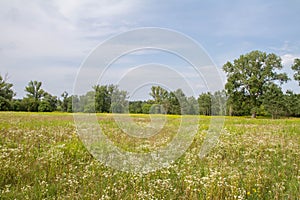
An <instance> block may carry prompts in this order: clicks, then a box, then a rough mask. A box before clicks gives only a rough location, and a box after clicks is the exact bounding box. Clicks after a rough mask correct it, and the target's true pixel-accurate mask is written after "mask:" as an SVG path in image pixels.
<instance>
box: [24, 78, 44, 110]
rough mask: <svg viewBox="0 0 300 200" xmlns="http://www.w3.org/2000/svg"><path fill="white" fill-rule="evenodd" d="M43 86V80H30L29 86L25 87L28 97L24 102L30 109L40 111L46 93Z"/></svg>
mask: <svg viewBox="0 0 300 200" xmlns="http://www.w3.org/2000/svg"><path fill="white" fill-rule="evenodd" d="M41 87H42V82H39V81H30V82H29V83H28V86H26V87H25V92H27V98H24V102H25V105H26V107H27V110H28V111H33V112H37V111H38V108H39V104H40V101H41V98H42V97H43V96H44V94H45V91H44V90H43V89H42V88H41Z"/></svg>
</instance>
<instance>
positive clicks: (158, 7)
mask: <svg viewBox="0 0 300 200" xmlns="http://www.w3.org/2000/svg"><path fill="white" fill-rule="evenodd" d="M299 8H300V1H298V0H272V1H271V0H270V1H260V0H253V1H236V0H228V1H216V0H211V1H196V0H187V1H179V0H172V1H171V0H165V1H158V0H145V1H139V0H126V1H123V0H118V1H115V0H85V1H82V0H64V1H60V0H47V1H44V0H31V1H26V3H24V1H21V0H1V1H0V27H1V31H0V74H1V75H2V76H4V75H5V74H8V82H11V83H13V84H14V87H13V89H14V91H15V92H16V98H22V97H23V96H25V94H26V93H25V91H24V88H25V86H26V85H27V84H28V82H29V81H30V80H37V81H42V83H43V85H42V88H43V89H44V90H46V91H48V92H49V93H51V94H53V95H56V96H60V95H61V94H62V93H63V92H64V91H67V92H68V93H69V94H72V92H73V88H74V83H75V81H76V77H77V75H78V72H80V69H81V68H80V67H82V66H83V64H84V62H85V61H86V60H87V59H88V58H89V56H90V55H91V53H92V52H93V51H94V50H95V49H96V47H98V46H99V45H101V44H102V43H103V42H105V41H107V40H109V39H111V38H113V37H115V36H117V35H119V34H122V33H124V32H126V31H131V30H134V29H137V28H143V27H158V28H163V29H168V30H174V31H176V32H178V33H181V34H183V35H186V36H187V37H189V38H192V39H193V40H194V41H196V42H197V43H199V44H200V45H201V47H202V48H203V50H204V51H205V52H206V53H207V55H208V56H209V57H210V58H211V60H212V61H213V63H214V64H215V66H216V67H217V68H218V69H219V71H220V74H221V75H220V76H222V78H223V79H224V74H222V70H221V68H222V66H223V65H224V64H225V63H226V62H227V61H233V60H234V59H236V58H238V57H239V56H240V55H241V54H245V53H248V52H250V51H252V50H260V51H264V52H267V53H275V54H277V55H278V56H280V57H281V58H282V63H283V65H284V71H285V72H287V73H288V74H289V75H290V77H292V73H293V72H292V71H291V70H290V66H291V65H292V63H293V60H294V59H295V58H300V37H299V35H300V26H299V19H300V12H299ZM149 63H156V64H155V66H152V67H153V69H157V67H160V68H159V69H161V70H158V71H159V72H158V73H157V74H155V73H154V74H153V75H152V76H153V78H154V79H155V78H157V80H154V81H153V82H155V81H158V80H163V79H168V72H167V71H165V70H166V69H167V67H162V66H168V67H169V68H168V69H171V71H174V70H175V71H180V75H181V76H184V77H185V79H186V80H188V82H189V84H190V85H192V88H193V89H194V92H195V94H199V93H200V92H202V91H205V90H207V88H206V89H205V80H201V78H200V79H199V77H198V76H195V72H193V68H191V65H190V64H189V63H187V62H185V61H183V60H182V59H180V58H179V57H178V56H176V55H172V54H171V53H170V52H164V51H159V50H150V51H148V50H141V51H139V52H131V53H130V54H128V55H127V56H122V57H121V58H119V59H118V60H116V61H115V62H114V63H112V65H111V67H110V68H109V70H107V71H106V72H105V74H104V75H103V74H102V77H103V79H102V80H101V81H100V83H103V84H108V83H113V84H118V83H123V82H124V81H123V82H122V80H126V78H125V79H124V77H127V79H129V78H130V77H131V78H132V76H133V75H135V77H141V74H145V73H148V72H147V69H146V68H145V66H148V69H151V66H150V65H149ZM157 64H160V65H157ZM138 66H143V67H138ZM130 73H131V74H130ZM129 74H130V75H129ZM170 74H172V73H170ZM173 74H175V73H173ZM127 75H128V76H127ZM99 76H100V74H99ZM128 77H129V78H128ZM178 77H179V76H178ZM127 82H128V81H127ZM95 84H96V83H95ZM137 84H140V85H137V86H136V88H135V93H134V94H135V95H136V96H135V98H136V99H142V98H148V96H147V94H146V93H145V91H143V90H142V89H141V88H143V87H144V89H145V88H147V87H146V86H145V84H144V83H137ZM143 84H144V85H143ZM125 85H126V84H125ZM121 86H122V85H121ZM177 86H178V87H177ZM181 86H182V83H181V82H180V81H176V80H175V79H174V81H173V83H172V85H171V86H166V88H168V89H173V88H176V87H177V88H179V87H181ZM148 87H149V86H148ZM121 88H122V87H121ZM283 88H284V89H285V90H286V89H292V90H294V91H295V92H297V93H299V92H300V87H299V86H298V84H297V83H296V82H295V81H290V82H289V83H288V84H285V85H284V86H283ZM148 89H149V88H148ZM132 95H133V94H132ZM146 96H147V97H146Z"/></svg>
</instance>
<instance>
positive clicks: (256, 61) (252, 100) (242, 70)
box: [223, 51, 288, 117]
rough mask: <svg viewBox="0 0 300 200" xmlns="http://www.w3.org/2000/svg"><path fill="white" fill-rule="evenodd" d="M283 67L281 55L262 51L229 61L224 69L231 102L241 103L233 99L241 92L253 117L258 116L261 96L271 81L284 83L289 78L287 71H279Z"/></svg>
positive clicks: (226, 87)
mask: <svg viewBox="0 0 300 200" xmlns="http://www.w3.org/2000/svg"><path fill="white" fill-rule="evenodd" d="M282 67H283V66H282V63H281V58H280V57H279V56H277V55H275V54H273V53H270V54H266V53H265V52H261V51H252V52H250V53H247V54H245V55H241V56H240V57H239V58H238V59H235V60H234V61H233V63H231V62H227V63H226V64H225V65H224V66H223V70H224V71H225V73H226V75H227V83H226V85H225V89H226V92H227V94H228V96H229V99H230V100H229V102H231V103H234V104H235V103H240V102H235V101H232V100H233V99H234V98H235V95H238V96H240V94H241V95H242V96H243V97H245V100H246V101H247V102H249V105H250V106H251V113H252V117H256V113H257V110H258V109H259V107H260V105H261V104H262V99H261V97H262V95H263V94H264V92H265V91H266V90H267V89H268V87H269V86H270V85H271V83H275V82H276V81H279V83H280V84H282V83H284V82H286V81H287V80H288V77H287V75H286V74H285V73H279V72H278V70H280V69H282Z"/></svg>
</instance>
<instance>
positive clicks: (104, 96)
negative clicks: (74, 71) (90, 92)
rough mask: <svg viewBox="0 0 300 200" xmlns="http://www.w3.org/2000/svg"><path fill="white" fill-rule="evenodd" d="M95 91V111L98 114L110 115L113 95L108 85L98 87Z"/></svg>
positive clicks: (95, 87)
mask: <svg viewBox="0 0 300 200" xmlns="http://www.w3.org/2000/svg"><path fill="white" fill-rule="evenodd" d="M93 89H94V90H95V109H96V112H100V113H104V112H106V113H108V112H109V111H110V106H111V105H110V104H111V94H110V92H109V90H108V86H107V85H101V86H100V85H96V86H94V87H93Z"/></svg>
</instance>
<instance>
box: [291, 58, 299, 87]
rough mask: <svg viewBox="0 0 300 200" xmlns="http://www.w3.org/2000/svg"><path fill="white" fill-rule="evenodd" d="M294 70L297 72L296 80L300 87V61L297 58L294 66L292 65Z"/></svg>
mask: <svg viewBox="0 0 300 200" xmlns="http://www.w3.org/2000/svg"><path fill="white" fill-rule="evenodd" d="M292 70H294V71H295V74H294V79H295V80H296V81H298V82H299V86H300V59H299V58H296V59H295V60H294V64H293V65H292Z"/></svg>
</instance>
